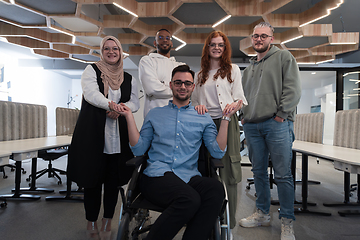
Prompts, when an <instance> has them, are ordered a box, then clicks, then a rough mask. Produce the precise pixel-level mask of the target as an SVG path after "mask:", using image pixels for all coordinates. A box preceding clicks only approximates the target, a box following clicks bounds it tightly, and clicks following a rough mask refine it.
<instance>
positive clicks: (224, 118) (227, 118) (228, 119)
mask: <svg viewBox="0 0 360 240" xmlns="http://www.w3.org/2000/svg"><path fill="white" fill-rule="evenodd" d="M221 119H222V120H226V121H229V122H230V121H231V118H229V117H227V116H225V115H224V116H222V118H221Z"/></svg>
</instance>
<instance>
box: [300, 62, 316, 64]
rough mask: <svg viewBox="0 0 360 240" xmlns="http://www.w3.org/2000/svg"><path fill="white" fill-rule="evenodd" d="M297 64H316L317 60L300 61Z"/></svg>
mask: <svg viewBox="0 0 360 240" xmlns="http://www.w3.org/2000/svg"><path fill="white" fill-rule="evenodd" d="M297 64H316V63H315V62H298V63H297Z"/></svg>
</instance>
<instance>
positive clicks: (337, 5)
mask: <svg viewBox="0 0 360 240" xmlns="http://www.w3.org/2000/svg"><path fill="white" fill-rule="evenodd" d="M343 3H344V0H341V1H340V2H339V3H338V4H336V6H335V7H333V8H328V9H327V13H326V14H325V15H323V16H321V17H318V18H315V19H313V20H310V21H308V22H306V23H303V24H301V25H300V26H299V27H303V26H305V25H308V24H310V23H313V22H315V21H317V20H320V19H322V18H324V17H327V16H329V15H330V13H331V11H332V10H334V9H336V8H338V7H340V5H341V4H343Z"/></svg>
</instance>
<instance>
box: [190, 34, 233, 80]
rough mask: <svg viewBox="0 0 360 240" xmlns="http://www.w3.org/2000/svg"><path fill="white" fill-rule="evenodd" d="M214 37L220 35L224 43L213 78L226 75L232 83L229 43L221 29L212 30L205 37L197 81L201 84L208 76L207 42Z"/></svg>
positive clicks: (208, 55)
mask: <svg viewBox="0 0 360 240" xmlns="http://www.w3.org/2000/svg"><path fill="white" fill-rule="evenodd" d="M216 37H222V38H223V40H224V44H225V49H224V52H223V54H222V55H221V58H220V68H219V69H218V70H217V72H216V74H215V75H214V80H216V79H217V78H218V77H219V76H220V77H221V78H225V77H227V80H228V81H229V83H232V82H233V80H232V79H231V45H230V42H229V39H228V38H227V37H226V35H225V34H224V33H223V32H221V31H213V32H211V33H210V35H209V36H208V37H207V38H206V40H205V43H204V47H203V51H202V56H201V70H200V72H199V74H198V78H199V79H198V82H197V84H200V86H202V85H203V84H204V83H205V82H206V80H208V78H209V71H210V54H209V52H210V51H209V44H210V42H211V39H213V38H216Z"/></svg>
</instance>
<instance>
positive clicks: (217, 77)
mask: <svg viewBox="0 0 360 240" xmlns="http://www.w3.org/2000/svg"><path fill="white" fill-rule="evenodd" d="M194 82H195V84H196V87H195V90H194V92H193V94H192V97H191V101H192V105H193V106H195V109H196V110H197V111H198V112H199V113H202V114H204V113H205V112H208V113H209V114H210V116H211V118H212V119H213V121H214V122H215V124H216V125H217V127H218V129H219V126H220V122H221V119H225V120H228V121H230V123H229V129H228V140H227V150H226V153H225V155H224V157H223V158H222V162H223V164H224V168H221V169H220V177H221V179H222V180H223V181H224V182H225V184H226V189H227V194H228V199H229V208H230V228H231V229H233V228H234V227H235V225H236V220H235V212H236V205H237V183H239V182H240V181H241V162H240V161H241V156H240V129H239V123H238V119H237V116H236V114H234V115H233V116H232V117H231V118H229V117H227V116H226V114H227V113H228V112H229V111H231V109H233V107H235V106H236V104H237V101H243V104H245V105H247V101H246V99H245V96H244V92H243V88H242V84H241V73H240V69H239V67H238V66H237V65H235V64H232V63H231V46H230V42H229V39H228V38H227V37H226V35H225V34H224V33H222V32H221V31H213V32H211V33H210V34H209V36H208V37H207V38H206V40H205V44H204V47H203V51H202V57H201V68H200V71H199V72H198V73H196V74H195V79H194ZM206 155H207V154H206ZM206 155H205V156H206ZM200 158H201V156H200Z"/></svg>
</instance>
